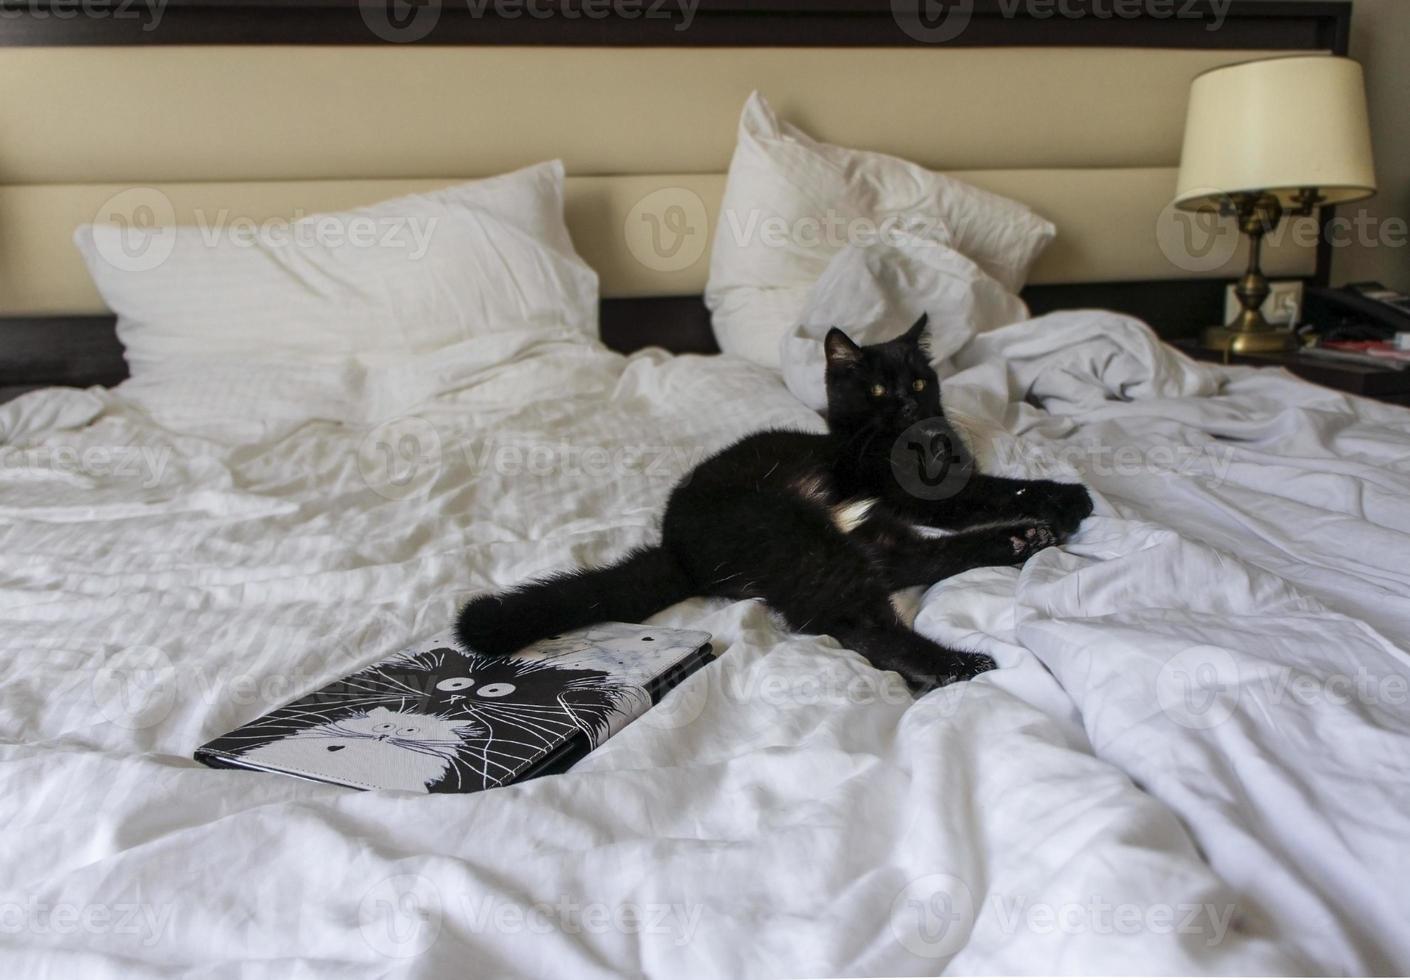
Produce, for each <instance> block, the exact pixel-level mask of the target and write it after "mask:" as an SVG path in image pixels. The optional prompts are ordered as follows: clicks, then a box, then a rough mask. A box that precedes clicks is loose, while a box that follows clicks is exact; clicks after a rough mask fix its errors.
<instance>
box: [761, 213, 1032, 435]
mask: <svg viewBox="0 0 1410 980" xmlns="http://www.w3.org/2000/svg"><path fill="white" fill-rule="evenodd" d="M922 313H924V314H926V315H927V316H928V317H929V318H930V322H929V324H928V326H927V328H926V337H927V340H928V344H929V350H930V360H931V364H933V365H934V366H935V369H936V372H937V373H938V374H939V375H940V376H941V377H942V378H943V377H945V376H946V375H947V374H949V373H950V369H949V365H948V364H947V363H946V362H947V361H948V360H949V358H950V357H951V355H953V354H954V353H955V352H956V351H958V350H959V349H960V348H961V347H963V346H964V345H965V344H966V343H968V342H969V340H970V338H971V337H973V336H974V335H975V334H976V333H981V332H983V331H986V330H993V329H994V328H996V327H1002V326H1005V325H1007V324H1010V323H1017V322H1018V321H1020V320H1025V319H1027V318H1028V307H1027V306H1025V305H1024V304H1023V301H1022V300H1020V299H1019V298H1018V297H1017V296H1015V295H1014V294H1013V293H1011V292H1009V290H1008V289H1007V288H1005V287H1004V286H1003V285H1002V284H1001V283H999V282H998V281H996V280H995V279H993V278H992V277H991V276H989V275H987V274H986V273H985V272H984V270H983V269H981V268H979V266H978V265H976V264H975V263H974V262H972V261H970V260H969V259H968V258H966V257H965V256H963V255H961V254H960V253H959V252H957V251H955V250H954V249H953V248H950V247H949V246H948V245H945V244H943V243H942V242H939V241H937V240H935V239H933V238H930V239H927V238H922V237H919V236H905V237H903V238H901V239H899V240H898V241H897V243H896V244H894V245H879V244H878V245H871V246H869V247H866V248H861V247H858V246H855V245H849V246H847V247H846V248H844V249H843V250H842V251H840V252H838V253H837V255H836V256H834V257H833V259H832V261H831V262H830V263H828V266H827V268H826V270H824V272H823V274H822V276H820V277H819V278H818V281H817V282H816V283H815V284H814V285H813V288H812V289H811V290H809V292H808V296H807V298H806V300H805V302H804V305H803V309H802V311H801V313H800V314H799V317H798V323H797V324H796V325H795V326H794V327H793V328H792V329H790V330H789V331H788V333H787V334H785V335H784V337H783V340H782V341H781V343H780V344H779V360H780V362H781V364H782V367H783V380H784V381H785V383H787V385H788V389H789V390H790V391H791V392H793V394H794V395H795V396H796V397H797V398H798V400H799V401H801V402H803V404H805V405H807V406H808V407H809V408H812V409H815V410H817V411H819V412H821V411H823V410H824V409H826V408H827V388H826V386H825V384H824V381H823V376H824V369H825V368H826V363H827V359H826V355H825V354H824V352H823V338H824V337H825V336H827V332H828V330H829V329H831V328H832V327H840V328H842V330H844V331H845V332H846V333H847V335H848V336H849V337H851V338H852V339H853V340H854V341H856V342H857V343H859V344H879V343H882V342H883V341H887V340H892V339H894V338H896V337H899V336H900V335H901V334H902V333H904V332H905V331H906V330H907V329H909V328H910V326H911V324H912V323H914V322H915V320H916V318H917V317H919V316H920V315H921V314H922Z"/></svg>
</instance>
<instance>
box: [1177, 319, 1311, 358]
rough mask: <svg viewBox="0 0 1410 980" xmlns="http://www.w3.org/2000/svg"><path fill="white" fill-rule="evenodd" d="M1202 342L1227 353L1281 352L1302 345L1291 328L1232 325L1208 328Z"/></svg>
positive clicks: (1201, 339) (1207, 346) (1295, 348)
mask: <svg viewBox="0 0 1410 980" xmlns="http://www.w3.org/2000/svg"><path fill="white" fill-rule="evenodd" d="M1200 343H1202V344H1203V345H1204V346H1205V347H1206V348H1207V349H1209V350H1217V351H1224V352H1225V353H1226V354H1279V353H1282V352H1284V351H1291V350H1297V348H1298V347H1299V346H1301V345H1300V344H1299V343H1298V340H1297V337H1295V336H1294V335H1293V332H1292V331H1291V330H1277V329H1273V328H1269V329H1267V330H1238V329H1236V328H1234V327H1232V326H1225V327H1209V328H1207V329H1206V330H1205V331H1204V334H1203V335H1202V336H1201V338H1200Z"/></svg>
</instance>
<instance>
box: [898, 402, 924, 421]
mask: <svg viewBox="0 0 1410 980" xmlns="http://www.w3.org/2000/svg"><path fill="white" fill-rule="evenodd" d="M919 415H920V406H919V405H917V404H916V403H915V402H904V403H902V405H901V418H903V419H907V420H909V419H914V418H917V417H919Z"/></svg>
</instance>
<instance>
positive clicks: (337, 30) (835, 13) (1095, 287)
mask: <svg viewBox="0 0 1410 980" xmlns="http://www.w3.org/2000/svg"><path fill="white" fill-rule="evenodd" d="M131 2H132V0H87V4H88V9H90V10H98V9H108V10H110V11H112V12H117V11H119V10H127V9H131ZM386 2H387V3H390V0H386ZM398 2H399V3H400V10H401V13H402V14H403V15H404V14H405V13H406V9H407V8H406V5H405V3H404V0H398ZM417 2H418V3H437V2H439V3H441V13H440V17H439V19H438V21H437V23H436V26H435V27H434V28H433V29H432V30H431V32H430V33H429V34H428V35H426V37H425V38H424V39H422V40H421V41H418V42H416V43H421V44H438V45H599V46H658V47H671V46H687V47H701V46H721V45H733V46H739V45H784V46H789V45H794V46H802V47H829V46H872V47H885V46H924V42H921V41H917V40H916V39H914V38H913V37H911V36H910V35H909V34H907V33H906V32H905V31H904V30H902V29H901V26H900V24H899V23H898V21H897V19H896V17H895V16H894V15H893V11H892V7H893V3H894V5H895V6H897V7H899V8H901V9H903V10H904V9H907V6H906V5H907V4H909V5H910V8H909V9H914V7H915V4H916V3H917V2H923V0H752V2H751V0H699V6H698V8H697V9H696V12H695V18H694V21H693V23H692V24H691V27H690V30H688V31H677V30H676V29H675V27H676V24H675V23H674V21H672V20H668V19H664V18H659V17H638V18H635V19H624V18H592V17H581V16H580V17H564V16H553V17H548V18H533V17H529V16H525V15H523V14H521V15H519V16H502V14H506V13H511V12H512V9H513V8H512V5H508V4H501V5H496V4H495V3H481V2H478V0H476V2H474V3H473V6H472V3H471V0H417ZM669 2H670V0H667V3H669ZM949 2H950V3H951V4H952V5H953V4H956V3H965V2H968V3H969V4H970V6H971V20H970V22H969V25H968V27H967V28H966V29H965V30H964V32H963V33H961V35H960V36H959V37H958V38H955V39H954V40H951V41H947V42H945V43H947V44H949V45H952V46H988V47H999V46H1034V47H1037V46H1065V47H1073V46H1079V47H1080V46H1117V47H1147V48H1203V49H1210V48H1213V49H1220V48H1224V49H1250V48H1259V49H1268V50H1288V51H1298V50H1330V51H1332V52H1334V53H1336V54H1343V55H1344V54H1346V51H1347V41H1348V38H1349V34H1350V26H1351V3H1350V2H1292V0H1232V2H1231V3H1230V4H1229V7H1228V9H1227V10H1226V11H1224V19H1223V23H1222V25H1221V26H1220V28H1219V29H1218V30H1208V29H1207V28H1208V27H1209V25H1210V24H1211V23H1213V22H1214V20H1215V17H1216V14H1217V12H1218V11H1219V9H1220V8H1221V7H1222V6H1223V5H1222V4H1221V3H1218V0H1138V2H1139V4H1140V6H1141V8H1142V10H1143V11H1144V12H1142V13H1140V15H1139V16H1134V17H1133V16H1116V15H1114V10H1115V9H1116V8H1114V6H1113V4H1112V0H1064V9H1065V10H1069V11H1072V10H1075V11H1079V12H1082V13H1083V14H1084V16H1080V17H1065V16H1061V15H1059V14H1058V13H1057V4H1056V3H1055V2H1054V0H949ZM362 3H364V4H366V3H378V4H379V5H380V4H382V3H383V0H362ZM659 3H661V0H642V5H643V7H644V8H651V7H652V6H653V5H657V4H659ZM552 6H553V7H554V9H555V10H562V9H565V8H566V9H572V10H580V9H581V8H582V6H583V0H554V3H553V4H552ZM1131 6H1132V3H1131V0H1122V3H1121V6H1120V10H1121V11H1122V13H1123V14H1125V13H1126V12H1128V11H1129V10H1130V9H1131ZM73 10H74V7H73V3H72V0H0V46H21V45H51V46H77V45H131V46H138V45H151V44H187V45H189V44H310V45H312V44H344V45H346V44H380V43H386V42H383V41H381V40H380V39H379V38H378V37H377V36H376V35H374V34H373V33H372V31H371V30H369V29H368V27H367V25H366V22H365V21H364V19H363V14H362V11H361V10H360V9H359V0H166V5H165V7H164V12H163V16H162V20H161V23H160V26H159V27H157V28H156V29H155V30H143V26H144V19H143V18H139V17H119V16H106V17H96V16H82V15H79V16H70V15H69V14H71V13H72V12H73ZM1177 12H1178V13H1179V14H1180V16H1174V15H1173V14H1174V13H1177ZM1330 212H1331V209H1330V208H1328V209H1325V211H1324V214H1323V218H1322V220H1323V222H1324V227H1323V231H1324V233H1323V235H1322V236H1321V244H1320V245H1319V247H1318V252H1317V265H1316V272H1315V274H1314V276H1313V277H1312V281H1313V282H1315V283H1318V284H1323V285H1325V284H1326V282H1327V279H1328V274H1329V271H1330V267H1331V248H1330V245H1329V236H1328V235H1327V234H1325V231H1326V227H1325V223H1326V222H1327V221H1329V220H1331V217H1332V215H1331V213H1330ZM1225 285H1226V284H1225V282H1224V281H1222V280H1217V279H1215V280H1211V279H1173V280H1155V281H1149V282H1117V283H1077V284H1064V285H1049V286H1031V287H1029V288H1028V289H1026V290H1024V292H1023V298H1024V299H1025V300H1026V301H1027V302H1028V305H1029V307H1030V308H1031V309H1032V310H1033V312H1034V313H1035V314H1040V313H1046V312H1049V311H1051V310H1057V309H1073V308H1081V307H1102V308H1106V309H1114V310H1120V311H1123V312H1126V313H1130V314H1132V315H1134V316H1138V317H1140V318H1142V319H1144V320H1146V321H1147V322H1148V323H1150V324H1151V325H1152V326H1153V327H1155V328H1156V330H1157V331H1159V332H1160V333H1161V334H1162V336H1166V337H1169V338H1172V339H1174V338H1177V337H1180V336H1185V335H1188V334H1190V333H1191V332H1192V331H1194V330H1196V329H1197V328H1198V327H1199V325H1201V324H1206V323H1214V322H1216V321H1218V320H1219V319H1220V318H1221V317H1222V314H1223V309H1224V291H1225ZM601 312H602V315H601V323H602V335H603V339H604V340H605V341H606V342H607V343H608V344H609V345H610V346H612V347H614V348H616V349H617V350H623V351H630V350H635V349H637V348H640V347H644V346H647V345H657V346H662V347H666V348H668V349H670V350H673V351H676V352H680V353H713V352H715V351H717V350H718V348H717V347H716V346H715V341H714V337H713V335H712V334H711V331H710V322H709V315H708V313H707V312H706V310H705V307H704V305H703V303H702V302H701V299H700V297H699V296H670V297H654V298H642V299H608V300H604V301H603V303H602V311H601ZM126 376H127V365H126V363H125V362H124V360H123V356H122V345H121V344H120V343H119V342H118V340H117V337H116V335H115V333H114V331H113V317H111V316H60V317H52V316H46V317H39V316H31V317H25V316H12V317H0V401H3V400H4V399H5V398H7V397H12V396H13V395H15V394H18V393H20V392H22V391H24V390H27V389H30V388H36V387H44V386H48V385H56V384H57V385H81V386H82V385H92V384H102V385H112V384H116V383H117V382H119V381H121V380H122V379H123V378H125V377H126Z"/></svg>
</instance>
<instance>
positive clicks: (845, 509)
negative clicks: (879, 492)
mask: <svg viewBox="0 0 1410 980" xmlns="http://www.w3.org/2000/svg"><path fill="white" fill-rule="evenodd" d="M876 505H877V499H876V498H875V497H867V498H866V499H864V500H849V501H847V503H845V504H838V505H837V506H836V507H833V508H832V509H831V510H830V511H829V513H831V514H832V523H833V524H836V525H837V529H838V530H839V531H841V532H842V533H843V534H851V533H852V532H853V531H855V530H856V529H857V528H858V527H860V526H861V525H862V523H863V522H864V521H865V520H866V519H867V518H868V517H870V516H871V509H872V508H873V507H875V506H876Z"/></svg>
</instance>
